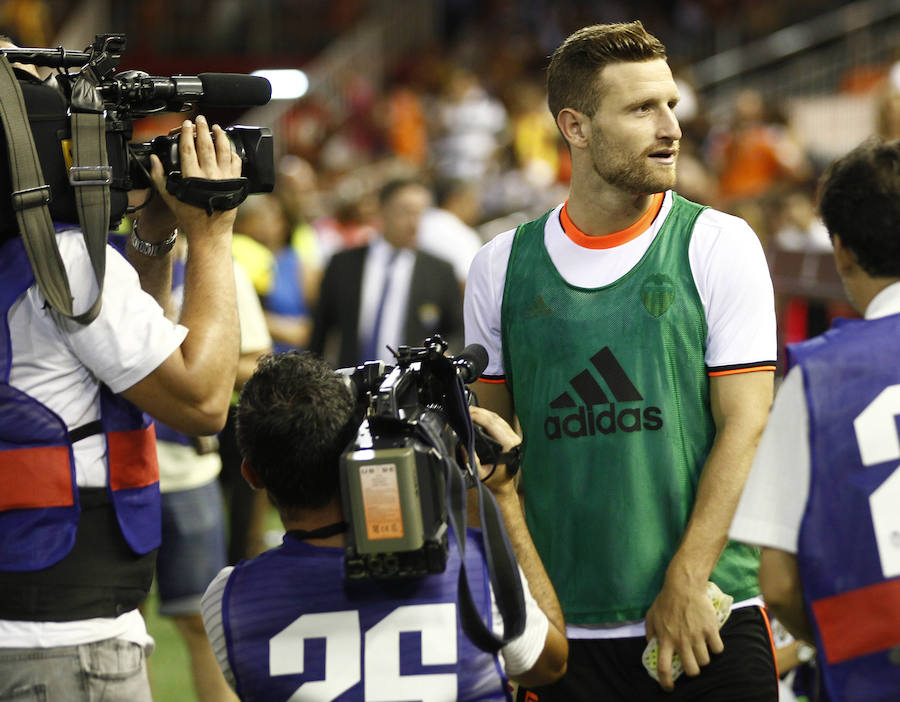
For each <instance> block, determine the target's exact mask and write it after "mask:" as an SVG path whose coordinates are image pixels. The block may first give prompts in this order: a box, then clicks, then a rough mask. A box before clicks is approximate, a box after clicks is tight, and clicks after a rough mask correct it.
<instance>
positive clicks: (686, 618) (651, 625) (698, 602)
mask: <svg viewBox="0 0 900 702" xmlns="http://www.w3.org/2000/svg"><path fill="white" fill-rule="evenodd" d="M646 623H647V640H648V641H649V640H650V639H651V638H653V637H654V636H656V638H657V640H658V641H659V662H658V665H657V671H658V673H659V684H660V685H661V686H662V687H663V688H664V689H666V690H672V689H673V688H674V686H675V684H674V682H673V680H672V654H673V653H677V654H678V656H679V657H680V658H681V665H682V666H683V667H684V674H685V675H688V676H691V677H693V676H696V675H699V674H700V668H701V667H703V666H705V665H707V664H708V663H709V661H710V655H711V654H713V653H721V652H722V651H723V650H724V648H725V646H724V644H723V643H722V638H721V637H720V636H719V622H718V619H717V617H716V610H715V608H714V607H713V604H712V601H711V600H710V598H709V595H707V592H706V581H705V580H703V581H701V582H699V583H698V584H694V583H685V582H673V580H671V579H669V578H668V577H667V578H666V582H665V584H664V585H663V589H662V590H661V591H660V593H659V594H658V595H657V596H656V599H655V600H654V601H653V604H652V605H651V606H650V609H649V610H648V611H647V618H646Z"/></svg>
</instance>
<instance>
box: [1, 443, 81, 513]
mask: <svg viewBox="0 0 900 702" xmlns="http://www.w3.org/2000/svg"><path fill="white" fill-rule="evenodd" d="M0 485H2V486H3V487H2V489H0V510H8V509H29V508H36V507H70V506H71V505H72V504H73V503H74V497H73V494H72V468H71V466H70V465H69V450H68V448H66V447H65V446H39V447H34V448H21V449H11V450H8V451H0Z"/></svg>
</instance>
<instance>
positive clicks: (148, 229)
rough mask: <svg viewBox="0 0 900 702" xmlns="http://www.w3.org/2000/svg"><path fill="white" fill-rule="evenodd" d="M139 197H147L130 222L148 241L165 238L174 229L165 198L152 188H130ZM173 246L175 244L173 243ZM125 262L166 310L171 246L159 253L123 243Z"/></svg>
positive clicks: (172, 252) (169, 292) (173, 251)
mask: <svg viewBox="0 0 900 702" xmlns="http://www.w3.org/2000/svg"><path fill="white" fill-rule="evenodd" d="M132 193H135V194H136V197H137V198H138V199H139V200H144V199H146V198H147V197H150V202H148V203H147V204H146V205H145V206H144V207H143V208H142V209H141V215H140V217H139V218H137V219H136V220H135V222H134V232H135V234H137V236H139V237H140V238H141V239H143V240H144V241H146V242H147V243H149V244H159V243H162V242H164V241H166V239H168V238H169V237H170V236H171V235H172V232H173V231H174V230H175V215H174V214H173V213H172V210H170V209H169V206H168V205H167V204H166V203H165V200H163V199H162V197H161V196H160V195H159V193H155V192H153V191H152V190H150V191H146V190H141V191H134V190H133V191H131V192H130V193H129V204H131V197H132ZM176 246H177V244H176ZM125 250H126V255H127V258H128V262H129V263H131V265H132V266H133V267H134V269H135V270H136V271H137V273H138V278H140V281H141V288H143V290H144V291H145V292H146V293H148V294H149V295H150V296H151V297H153V299H154V300H156V301H157V302H158V303H159V306H160V307H162V308H163V310H165V311H166V312H168V309H169V307H168V306H169V299H170V297H171V294H172V260H173V258H174V254H175V248H173V249H171V250H170V251H169V252H168V253H166V254H163V255H161V256H145V255H144V254H142V253H140V252H139V251H138V250H137V249H135V248H134V247H133V246H131V245H129V246H126V247H125Z"/></svg>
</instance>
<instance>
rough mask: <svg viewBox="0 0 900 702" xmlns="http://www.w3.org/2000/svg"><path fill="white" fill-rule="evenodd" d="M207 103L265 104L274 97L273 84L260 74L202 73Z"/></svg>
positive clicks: (223, 105)
mask: <svg viewBox="0 0 900 702" xmlns="http://www.w3.org/2000/svg"><path fill="white" fill-rule="evenodd" d="M198 77H199V78H200V83H201V85H202V86H203V97H202V98H201V99H200V102H201V103H203V104H205V105H219V106H222V107H252V106H254V105H265V104H266V103H268V102H269V100H270V99H271V98H272V84H271V83H269V81H268V80H267V79H265V78H261V77H260V76H248V75H245V74H243V73H201V74H200V75H199V76H198Z"/></svg>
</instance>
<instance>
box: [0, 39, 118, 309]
mask: <svg viewBox="0 0 900 702" xmlns="http://www.w3.org/2000/svg"><path fill="white" fill-rule="evenodd" d="M99 118H100V125H101V128H104V125H103V116H102V114H101V115H100V116H99ZM0 119H2V121H3V128H4V130H5V132H6V142H7V146H8V149H9V174H10V179H11V182H12V185H13V191H12V206H13V209H14V210H15V212H16V220H17V222H18V224H19V232H20V234H21V236H22V241H23V243H24V245H25V251H26V253H27V254H28V260H29V261H30V262H31V268H32V270H33V271H34V277H35V281H36V283H37V285H38V289H39V290H40V291H41V294H42V295H43V296H44V298H45V299H46V300H47V302H48V304H49V305H50V306H51V307H52V308H53V309H54V310H56V311H57V312H59V313H60V314H62V315H64V316H66V317H69V318H70V319H74V320H75V321H76V322H79V323H80V324H89V323H90V322H91V321H92V320H93V319H94V318H95V317H96V316H97V313H98V312H99V311H100V293H101V292H102V289H103V288H102V286H103V275H104V271H105V266H106V258H105V246H106V227H107V225H106V222H108V219H109V209H108V207H107V209H106V215H105V217H106V222H104V223H103V226H102V229H101V231H100V244H101V246H100V248H99V256H98V255H97V248H98V247H97V246H96V245H94V246H92V245H91V241H90V240H89V239H91V238H93V239H96V238H97V237H96V234H95V236H93V237H89V235H88V230H86V229H85V228H84V225H82V234H83V236H84V237H85V244H86V245H87V249H88V255H89V256H90V259H91V266H92V268H93V270H94V276H95V278H96V280H97V284H98V294H97V298H96V299H95V300H94V302H93V303H92V304H91V307H90V308H89V309H88V311H87V312H85V313H83V314H80V315H75V314H74V313H73V310H72V292H71V290H70V288H69V279H68V276H67V275H66V269H65V265H64V264H63V261H62V257H61V256H60V254H59V248H58V247H57V243H56V231H55V229H54V227H53V220H52V219H51V217H50V210H49V208H48V206H47V205H48V204H49V203H50V186H49V185H47V183H46V182H45V180H44V174H43V172H42V170H41V164H40V160H39V157H38V152H37V147H36V146H35V143H34V137H33V136H32V134H31V127H30V126H29V124H28V116H27V113H26V110H25V100H24V98H23V96H22V89H21V88H20V87H19V82H18V80H17V79H16V76H15V73H13V70H12V66H11V65H10V63H9V60H8V59H7V57H6V55H5V54H0ZM73 126H74V125H73ZM104 129H105V128H104ZM102 142H103V144H102V147H103V155H104V158H105V145H106V141H105V131H104V135H103V138H102ZM108 188H109V186H108V184H107V203H108V197H109V196H108V192H109V190H108ZM77 192H78V191H77V189H76V193H77ZM79 214H80V213H79Z"/></svg>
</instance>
